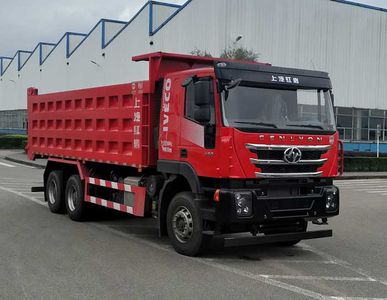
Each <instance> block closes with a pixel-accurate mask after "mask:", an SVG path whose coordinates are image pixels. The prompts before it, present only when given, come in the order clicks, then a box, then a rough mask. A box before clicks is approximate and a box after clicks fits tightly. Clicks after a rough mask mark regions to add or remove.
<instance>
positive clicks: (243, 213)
mask: <svg viewBox="0 0 387 300" xmlns="http://www.w3.org/2000/svg"><path fill="white" fill-rule="evenodd" d="M234 199H235V208H236V214H237V216H238V217H250V216H251V215H252V210H253V207H252V205H253V204H252V193H251V192H238V193H235V194H234Z"/></svg>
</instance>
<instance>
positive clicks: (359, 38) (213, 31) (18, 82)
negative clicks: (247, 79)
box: [0, 0, 387, 110]
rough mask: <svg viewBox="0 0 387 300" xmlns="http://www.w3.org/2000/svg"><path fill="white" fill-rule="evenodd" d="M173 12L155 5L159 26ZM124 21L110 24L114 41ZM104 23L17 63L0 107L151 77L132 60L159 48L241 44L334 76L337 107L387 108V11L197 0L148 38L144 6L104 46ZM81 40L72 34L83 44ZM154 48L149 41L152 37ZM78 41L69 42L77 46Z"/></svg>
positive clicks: (323, 2) (305, 1) (215, 49)
mask: <svg viewBox="0 0 387 300" xmlns="http://www.w3.org/2000/svg"><path fill="white" fill-rule="evenodd" d="M173 11H174V9H172V8H164V7H161V8H160V7H159V5H154V24H153V25H154V27H153V29H156V28H157V27H158V25H159V24H161V23H162V22H163V20H165V19H167V18H168V13H169V14H172V13H173ZM123 26H124V25H122V24H117V26H115V25H114V24H110V25H109V26H107V27H106V28H107V33H106V37H107V39H108V40H110V39H111V38H112V37H113V36H114V35H115V34H116V33H117V32H119V31H120V29H121V28H122V27H123ZM101 28H102V27H101V24H99V25H98V26H96V27H95V28H94V30H93V31H92V32H91V33H90V34H89V35H88V37H87V38H86V39H85V40H84V41H83V42H82V43H81V44H80V46H79V47H78V48H77V49H76V51H74V53H73V54H72V55H71V56H70V57H69V58H66V39H62V40H61V42H60V43H59V44H58V45H57V46H56V47H55V49H54V50H53V52H52V53H51V54H50V55H49V56H48V58H47V59H46V61H45V62H44V64H43V65H42V66H40V65H39V57H38V55H37V52H38V51H35V52H34V53H33V56H32V57H31V58H30V59H29V60H28V61H27V63H26V65H25V66H24V67H23V69H22V70H21V71H20V72H18V71H17V60H16V61H15V60H14V61H13V62H12V63H11V65H10V66H9V68H8V69H7V71H6V72H5V74H4V75H3V76H2V77H1V81H0V110H7V109H20V108H26V89H27V88H28V87H29V86H35V87H37V88H39V90H40V92H41V93H47V92H53V91H61V90H68V89H76V88H84V87H91V86H100V85H106V84H117V83H125V82H130V81H134V80H144V79H147V70H148V65H147V63H145V62H140V63H134V62H132V61H131V57H132V56H134V55H138V54H143V53H146V52H154V51H167V52H180V53H190V52H191V51H192V50H194V49H195V48H198V49H201V50H207V51H209V52H211V53H212V54H213V55H220V53H221V52H222V51H223V49H225V48H227V47H229V46H231V45H232V44H233V42H234V41H235V38H236V37H237V36H239V35H241V36H243V38H242V39H241V40H240V41H239V42H238V45H241V46H244V47H247V48H251V49H254V50H255V51H256V52H258V53H260V60H261V61H264V62H270V63H272V64H273V65H279V66H285V67H295V68H306V69H316V70H323V71H327V72H329V73H330V75H331V78H332V82H333V85H334V88H335V94H336V98H335V100H336V105H338V106H347V107H359V108H379V109H387V85H386V84H385V83H384V82H385V78H387V13H386V12H383V11H376V10H370V9H365V8H361V7H355V6H351V5H346V4H342V3H338V2H334V1H329V0H259V1H256V0H211V1H208V0H193V1H192V2H191V3H190V4H188V5H187V6H186V7H185V8H184V9H183V10H181V11H180V12H179V13H178V14H177V15H176V16H175V17H174V18H173V19H172V20H171V21H170V22H169V23H167V24H166V25H165V26H164V27H163V28H162V29H161V30H159V31H158V32H157V33H155V34H154V35H153V36H149V9H148V7H145V8H144V9H143V10H142V11H141V12H140V13H139V14H138V16H136V18H134V19H133V20H132V22H130V24H129V25H128V26H126V27H125V28H124V29H123V30H122V31H121V32H120V34H119V35H118V36H117V37H116V38H115V39H114V40H113V41H112V42H111V43H110V44H109V45H108V46H107V47H106V48H104V49H102V48H101V38H102V32H101V30H102V29H101ZM80 40H82V37H79V39H76V38H75V39H72V41H73V42H74V43H75V45H76V44H77V43H79V41H80ZM151 41H152V42H153V45H150V42H151ZM75 45H71V47H72V48H74V47H75Z"/></svg>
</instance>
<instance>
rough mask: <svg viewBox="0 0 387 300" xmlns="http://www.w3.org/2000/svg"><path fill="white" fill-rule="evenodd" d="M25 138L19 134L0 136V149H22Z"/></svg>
mask: <svg viewBox="0 0 387 300" xmlns="http://www.w3.org/2000/svg"><path fill="white" fill-rule="evenodd" d="M26 145H27V136H26V135H21V134H8V135H0V149H24V148H25V146H26Z"/></svg>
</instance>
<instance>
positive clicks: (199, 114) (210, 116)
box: [184, 77, 216, 149]
mask: <svg viewBox="0 0 387 300" xmlns="http://www.w3.org/2000/svg"><path fill="white" fill-rule="evenodd" d="M187 82H189V83H188V84H186V85H185V106H184V107H185V108H184V116H185V118H187V119H189V120H191V121H192V122H196V123H199V124H200V125H202V126H203V130H204V145H205V148H206V149H214V148H215V136H216V126H215V100H214V88H213V81H212V79H211V78H210V77H204V78H188V79H187Z"/></svg>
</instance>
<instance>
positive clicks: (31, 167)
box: [12, 161, 38, 169]
mask: <svg viewBox="0 0 387 300" xmlns="http://www.w3.org/2000/svg"><path fill="white" fill-rule="evenodd" d="M12 164H14V165H17V166H20V167H24V168H28V169H38V168H36V167H33V166H28V165H23V164H19V163H17V162H14V161H13V162H12Z"/></svg>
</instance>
